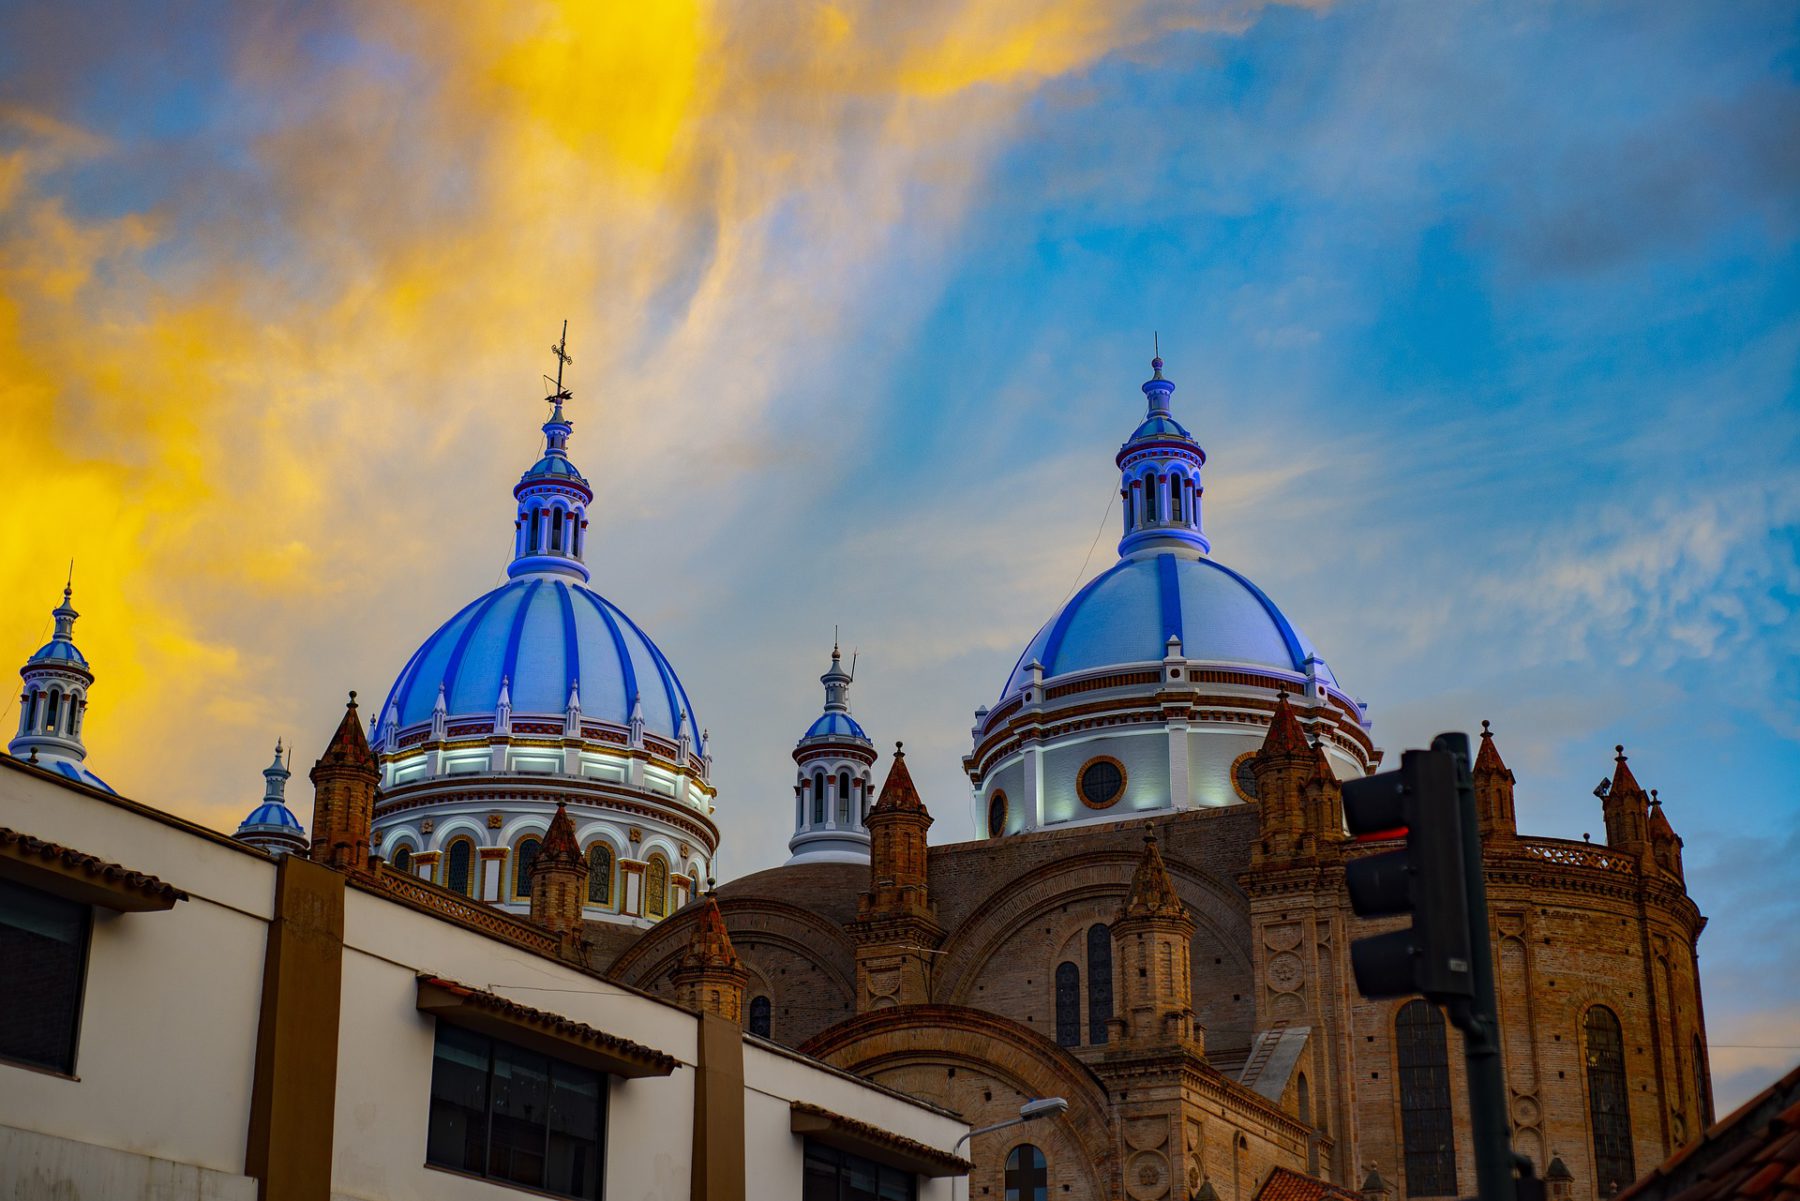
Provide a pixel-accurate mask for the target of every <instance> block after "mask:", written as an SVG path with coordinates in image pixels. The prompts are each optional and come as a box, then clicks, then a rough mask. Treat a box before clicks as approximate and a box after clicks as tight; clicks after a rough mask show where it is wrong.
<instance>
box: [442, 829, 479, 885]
mask: <svg viewBox="0 0 1800 1201" xmlns="http://www.w3.org/2000/svg"><path fill="white" fill-rule="evenodd" d="M474 884H475V840H474V839H473V838H469V837H468V836H466V835H465V836H463V837H460V838H452V839H451V840H450V845H449V846H447V847H445V848H444V887H445V888H448V889H450V890H451V891H452V892H460V893H462V894H463V895H464V896H466V897H467V896H474V895H475V893H474Z"/></svg>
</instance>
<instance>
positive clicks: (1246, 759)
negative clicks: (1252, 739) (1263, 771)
mask: <svg viewBox="0 0 1800 1201" xmlns="http://www.w3.org/2000/svg"><path fill="white" fill-rule="evenodd" d="M1258 754H1259V752H1257V751H1245V752H1244V753H1243V754H1241V755H1239V756H1238V757H1237V758H1236V759H1233V760H1232V761H1231V787H1232V790H1233V791H1234V792H1236V793H1237V794H1238V800H1240V801H1254V800H1255V799H1256V756H1257V755H1258Z"/></svg>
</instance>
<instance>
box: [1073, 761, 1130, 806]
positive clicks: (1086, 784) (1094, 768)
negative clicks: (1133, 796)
mask: <svg viewBox="0 0 1800 1201" xmlns="http://www.w3.org/2000/svg"><path fill="white" fill-rule="evenodd" d="M1075 787H1076V790H1077V791H1078V792H1080V793H1081V803H1082V804H1084V805H1086V806H1087V807H1088V808H1089V809H1104V808H1106V807H1107V806H1108V805H1111V804H1112V803H1113V802H1115V801H1117V800H1118V799H1119V797H1120V796H1121V795H1123V793H1124V792H1125V765H1124V764H1123V763H1120V762H1119V761H1118V760H1117V759H1114V758H1113V757H1112V756H1110V755H1101V756H1099V757H1098V758H1094V759H1089V760H1088V761H1087V762H1086V763H1084V764H1082V765H1081V771H1080V772H1079V773H1078V774H1077V775H1076V777H1075Z"/></svg>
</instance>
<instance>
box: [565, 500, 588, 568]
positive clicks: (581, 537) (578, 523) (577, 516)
mask: <svg viewBox="0 0 1800 1201" xmlns="http://www.w3.org/2000/svg"><path fill="white" fill-rule="evenodd" d="M569 525H570V526H571V527H572V528H573V529H574V530H575V535H574V537H573V538H572V539H570V541H571V542H573V543H574V545H575V557H576V558H577V559H579V558H581V544H582V543H584V542H586V541H587V538H586V536H585V535H586V533H587V522H585V521H583V520H582V519H581V510H580V509H577V510H575V512H573V513H571V514H569Z"/></svg>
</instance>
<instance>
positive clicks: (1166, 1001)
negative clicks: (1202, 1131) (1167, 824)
mask: <svg viewBox="0 0 1800 1201" xmlns="http://www.w3.org/2000/svg"><path fill="white" fill-rule="evenodd" d="M1194 929H1195V926H1194V919H1193V918H1192V917H1191V916H1189V914H1188V911H1187V908H1186V907H1185V906H1184V905H1182V903H1181V898H1180V897H1178V896H1176V895H1175V885H1174V882H1173V881H1171V880H1170V879H1169V873H1168V869H1167V868H1165V867H1164V866H1163V860H1162V852H1161V851H1159V850H1158V849H1157V846H1156V835H1155V834H1154V833H1149V834H1145V835H1144V854H1143V858H1141V859H1140V860H1138V866H1137V871H1136V872H1134V873H1132V877H1131V892H1130V893H1129V894H1127V895H1126V898H1125V904H1124V905H1123V906H1122V907H1121V908H1120V909H1119V915H1118V917H1116V918H1115V919H1113V926H1112V939H1113V946H1114V947H1115V948H1117V950H1116V951H1115V954H1116V955H1117V957H1118V960H1119V972H1118V975H1119V986H1120V992H1119V1012H1118V1015H1117V1016H1115V1017H1114V1018H1113V1019H1112V1027H1113V1031H1112V1038H1111V1040H1110V1041H1111V1042H1112V1043H1115V1044H1123V1045H1126V1046H1130V1045H1147V1046H1156V1047H1159V1048H1160V1047H1167V1046H1170V1045H1172V1044H1176V1045H1181V1046H1186V1047H1189V1048H1191V1049H1192V1050H1193V1052H1194V1054H1195V1055H1204V1054H1205V1032H1204V1031H1202V1030H1201V1028H1200V1026H1199V1024H1198V1023H1197V1022H1196V1021H1195V1020H1194V973H1193V967H1192V966H1191V964H1190V963H1189V959H1190V952H1191V948H1192V946H1193V941H1194Z"/></svg>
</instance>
